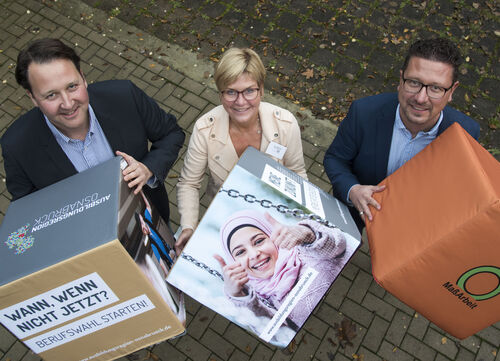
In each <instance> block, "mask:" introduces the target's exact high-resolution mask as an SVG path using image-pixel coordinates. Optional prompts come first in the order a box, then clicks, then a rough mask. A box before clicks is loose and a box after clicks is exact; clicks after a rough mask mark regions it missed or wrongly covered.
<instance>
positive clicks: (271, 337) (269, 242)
mask: <svg viewBox="0 0 500 361" xmlns="http://www.w3.org/2000/svg"><path fill="white" fill-rule="evenodd" d="M265 213H267V214H268V215H267V216H266V215H265ZM269 217H272V219H270V218H269ZM248 225H251V226H250V227H249V226H248ZM282 226H284V227H285V228H280V227H282ZM278 229H281V230H282V231H283V233H282V234H288V233H286V232H285V231H284V229H287V230H289V231H290V232H292V231H293V232H295V231H297V232H298V233H293V232H292V233H291V234H293V237H291V238H286V239H287V240H288V241H286V242H292V243H288V244H289V245H290V244H294V243H293V242H296V243H297V244H295V245H294V246H293V247H291V248H290V249H287V247H285V243H281V244H282V245H283V246H282V247H278V246H276V244H277V243H276V242H278V239H277V238H276V240H275V241H273V239H274V238H273V236H272V234H273V232H277V230H278ZM247 230H249V231H250V232H253V233H251V234H250V235H249V236H246V235H245V232H246V231H247ZM242 232H243V233H242ZM255 232H257V233H255ZM259 232H260V233H259ZM229 234H231V235H229ZM305 234H308V236H305ZM311 234H312V236H311ZM311 237H312V238H311ZM283 240H285V238H284V239H283ZM228 241H229V242H228ZM237 242H241V244H240V245H239V246H235V245H236V244H237ZM245 242H246V243H245ZM225 245H227V246H225ZM359 245H360V234H359V232H358V230H357V228H356V225H355V224H354V221H353V220H352V218H351V216H350V213H349V211H348V209H347V208H346V206H345V205H344V204H343V203H341V202H339V201H338V200H337V199H335V198H333V197H332V196H331V195H329V194H327V193H326V192H324V191H322V190H321V189H320V188H318V187H316V186H315V185H313V184H311V183H310V182H308V181H306V180H304V179H302V178H301V177H300V176H298V175H297V174H295V173H293V172H291V171H290V170H288V169H287V168H285V167H284V166H282V165H280V164H279V163H277V162H276V161H274V160H272V159H271V158H269V157H268V156H266V155H265V154H264V153H261V152H259V151H257V150H256V149H254V148H251V147H249V148H248V149H247V150H246V151H245V152H244V153H243V155H242V156H241V158H240V160H239V162H238V164H237V165H236V166H235V167H234V168H233V170H232V171H231V173H230V174H229V176H228V178H227V179H226V181H225V182H224V184H223V186H222V188H221V190H220V191H219V193H218V194H217V195H216V197H215V198H214V200H213V201H212V203H211V204H210V206H209V208H208V209H207V211H206V212H205V215H204V216H203V218H202V220H201V222H200V224H199V225H198V227H197V228H196V230H195V232H194V233H193V236H192V237H191V239H190V240H189V241H188V243H187V245H186V247H185V248H184V250H183V252H182V254H181V256H180V257H179V259H178V260H177V262H176V264H175V265H174V267H173V268H172V270H171V272H170V274H169V276H168V278H167V281H168V282H169V283H171V284H173V285H174V286H176V287H178V288H179V289H180V290H182V291H183V292H185V293H186V294H188V295H190V296H191V297H193V298H194V299H196V300H197V301H198V302H200V303H202V304H204V305H205V306H207V307H208V308H210V309H212V310H214V311H215V312H217V313H219V314H221V315H222V316H224V317H226V318H227V319H229V320H230V321H232V322H234V323H236V324H238V325H239V326H241V327H242V328H244V329H246V330H248V331H250V332H252V333H254V334H255V335H257V336H258V337H260V338H261V339H263V340H264V341H266V342H269V343H271V344H273V345H276V346H279V347H285V346H287V345H288V344H289V342H290V341H291V340H292V339H293V337H294V336H295V335H296V333H297V332H298V331H299V329H300V327H301V326H302V325H303V324H304V322H305V321H306V319H307V318H308V317H309V315H310V314H311V313H312V312H313V310H314V308H315V306H316V305H317V304H318V303H319V302H320V301H321V299H322V298H323V296H324V295H325V293H326V292H327V291H328V289H329V288H330V286H331V284H332V283H333V282H334V281H335V279H336V277H337V276H338V275H339V273H340V272H341V270H342V269H343V267H344V266H345V264H346V263H347V262H348V261H349V259H350V258H351V257H352V255H353V254H354V252H355V251H356V249H357V248H358V247H359ZM234 247H235V249H237V251H234V252H233V250H232V249H233V248H234ZM241 251H242V252H241ZM235 260H237V262H235ZM224 264H225V265H226V266H228V267H230V268H232V267H235V266H236V267H237V265H240V266H241V267H242V269H243V270H244V273H245V274H246V275H247V276H248V277H249V280H248V282H244V283H243V284H239V285H238V291H237V292H234V290H229V288H231V287H227V286H226V285H227V284H228V283H227V280H228V279H229V278H230V277H229V276H228V274H229V273H225V272H224V269H223V268H224V266H223V265H224ZM228 272H231V271H228ZM225 280H226V281H225ZM267 280H269V282H267ZM233 288H234V287H233ZM241 292H242V293H241ZM238 293H241V296H240V294H238ZM237 294H238V295H237Z"/></svg>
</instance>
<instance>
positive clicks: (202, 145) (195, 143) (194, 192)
mask: <svg viewBox="0 0 500 361" xmlns="http://www.w3.org/2000/svg"><path fill="white" fill-rule="evenodd" d="M206 142H207V139H206V137H204V136H203V135H202V134H201V131H200V129H198V127H196V125H195V127H194V128H193V134H192V135H191V138H190V139H189V145H188V149H187V152H186V155H185V157H184V165H183V167H182V170H181V176H180V177H179V181H178V182H177V208H178V210H179V214H180V216H181V227H182V229H184V228H191V229H194V228H195V227H196V225H197V223H198V216H199V212H200V209H199V208H200V187H201V183H202V181H203V177H204V176H205V171H206V169H207V162H208V160H207V157H208V153H207V144H206Z"/></svg>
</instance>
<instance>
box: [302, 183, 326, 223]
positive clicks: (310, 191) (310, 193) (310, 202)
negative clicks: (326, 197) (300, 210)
mask: <svg viewBox="0 0 500 361" xmlns="http://www.w3.org/2000/svg"><path fill="white" fill-rule="evenodd" d="M303 185H304V198H305V199H306V208H307V209H309V210H310V211H311V212H313V213H315V214H317V215H318V216H320V217H321V218H325V210H324V209H323V204H322V203H321V195H320V193H319V190H318V188H316V187H315V186H313V185H312V184H309V183H307V182H304V183H303Z"/></svg>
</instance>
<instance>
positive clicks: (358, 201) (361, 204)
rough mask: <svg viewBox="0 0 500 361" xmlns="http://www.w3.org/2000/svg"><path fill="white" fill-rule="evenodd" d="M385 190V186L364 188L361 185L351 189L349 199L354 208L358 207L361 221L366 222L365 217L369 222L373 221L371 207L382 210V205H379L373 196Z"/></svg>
mask: <svg viewBox="0 0 500 361" xmlns="http://www.w3.org/2000/svg"><path fill="white" fill-rule="evenodd" d="M384 189H385V185H384V186H364V185H361V184H356V185H355V186H353V187H352V188H351V191H350V192H349V198H350V200H351V202H352V204H354V207H356V209H357V210H358V212H359V215H360V216H361V219H363V221H364V220H365V218H364V217H363V215H366V217H368V220H369V221H371V220H372V219H373V217H372V213H371V210H370V207H369V206H372V207H374V208H375V209H376V210H380V204H378V202H377V201H376V200H375V199H373V197H372V195H373V193H377V192H382V191H383V190H384Z"/></svg>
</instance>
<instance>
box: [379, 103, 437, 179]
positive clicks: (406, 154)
mask: <svg viewBox="0 0 500 361" xmlns="http://www.w3.org/2000/svg"><path fill="white" fill-rule="evenodd" d="M399 106H400V105H399V104H398V107H397V109H396V121H395V122H394V128H393V130H392V141H391V150H390V151H389V161H388V162H387V176H389V175H391V174H392V173H394V172H395V171H396V170H397V169H399V168H400V167H401V166H402V165H403V164H405V163H406V162H407V161H409V160H410V159H411V158H413V157H414V156H415V155H416V154H417V153H418V152H420V151H421V150H422V149H424V148H425V147H426V146H427V145H428V144H429V143H430V142H432V141H433V140H434V139H436V137H437V134H438V129H439V125H440V124H441V121H442V120H443V112H441V114H440V115H439V119H438V121H437V123H436V124H435V125H434V126H433V127H432V128H431V130H429V131H428V132H422V131H421V132H418V133H417V135H416V136H415V138H412V136H411V133H410V131H409V130H408V129H406V127H405V125H404V124H403V121H402V120H401V116H400V114H399Z"/></svg>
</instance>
